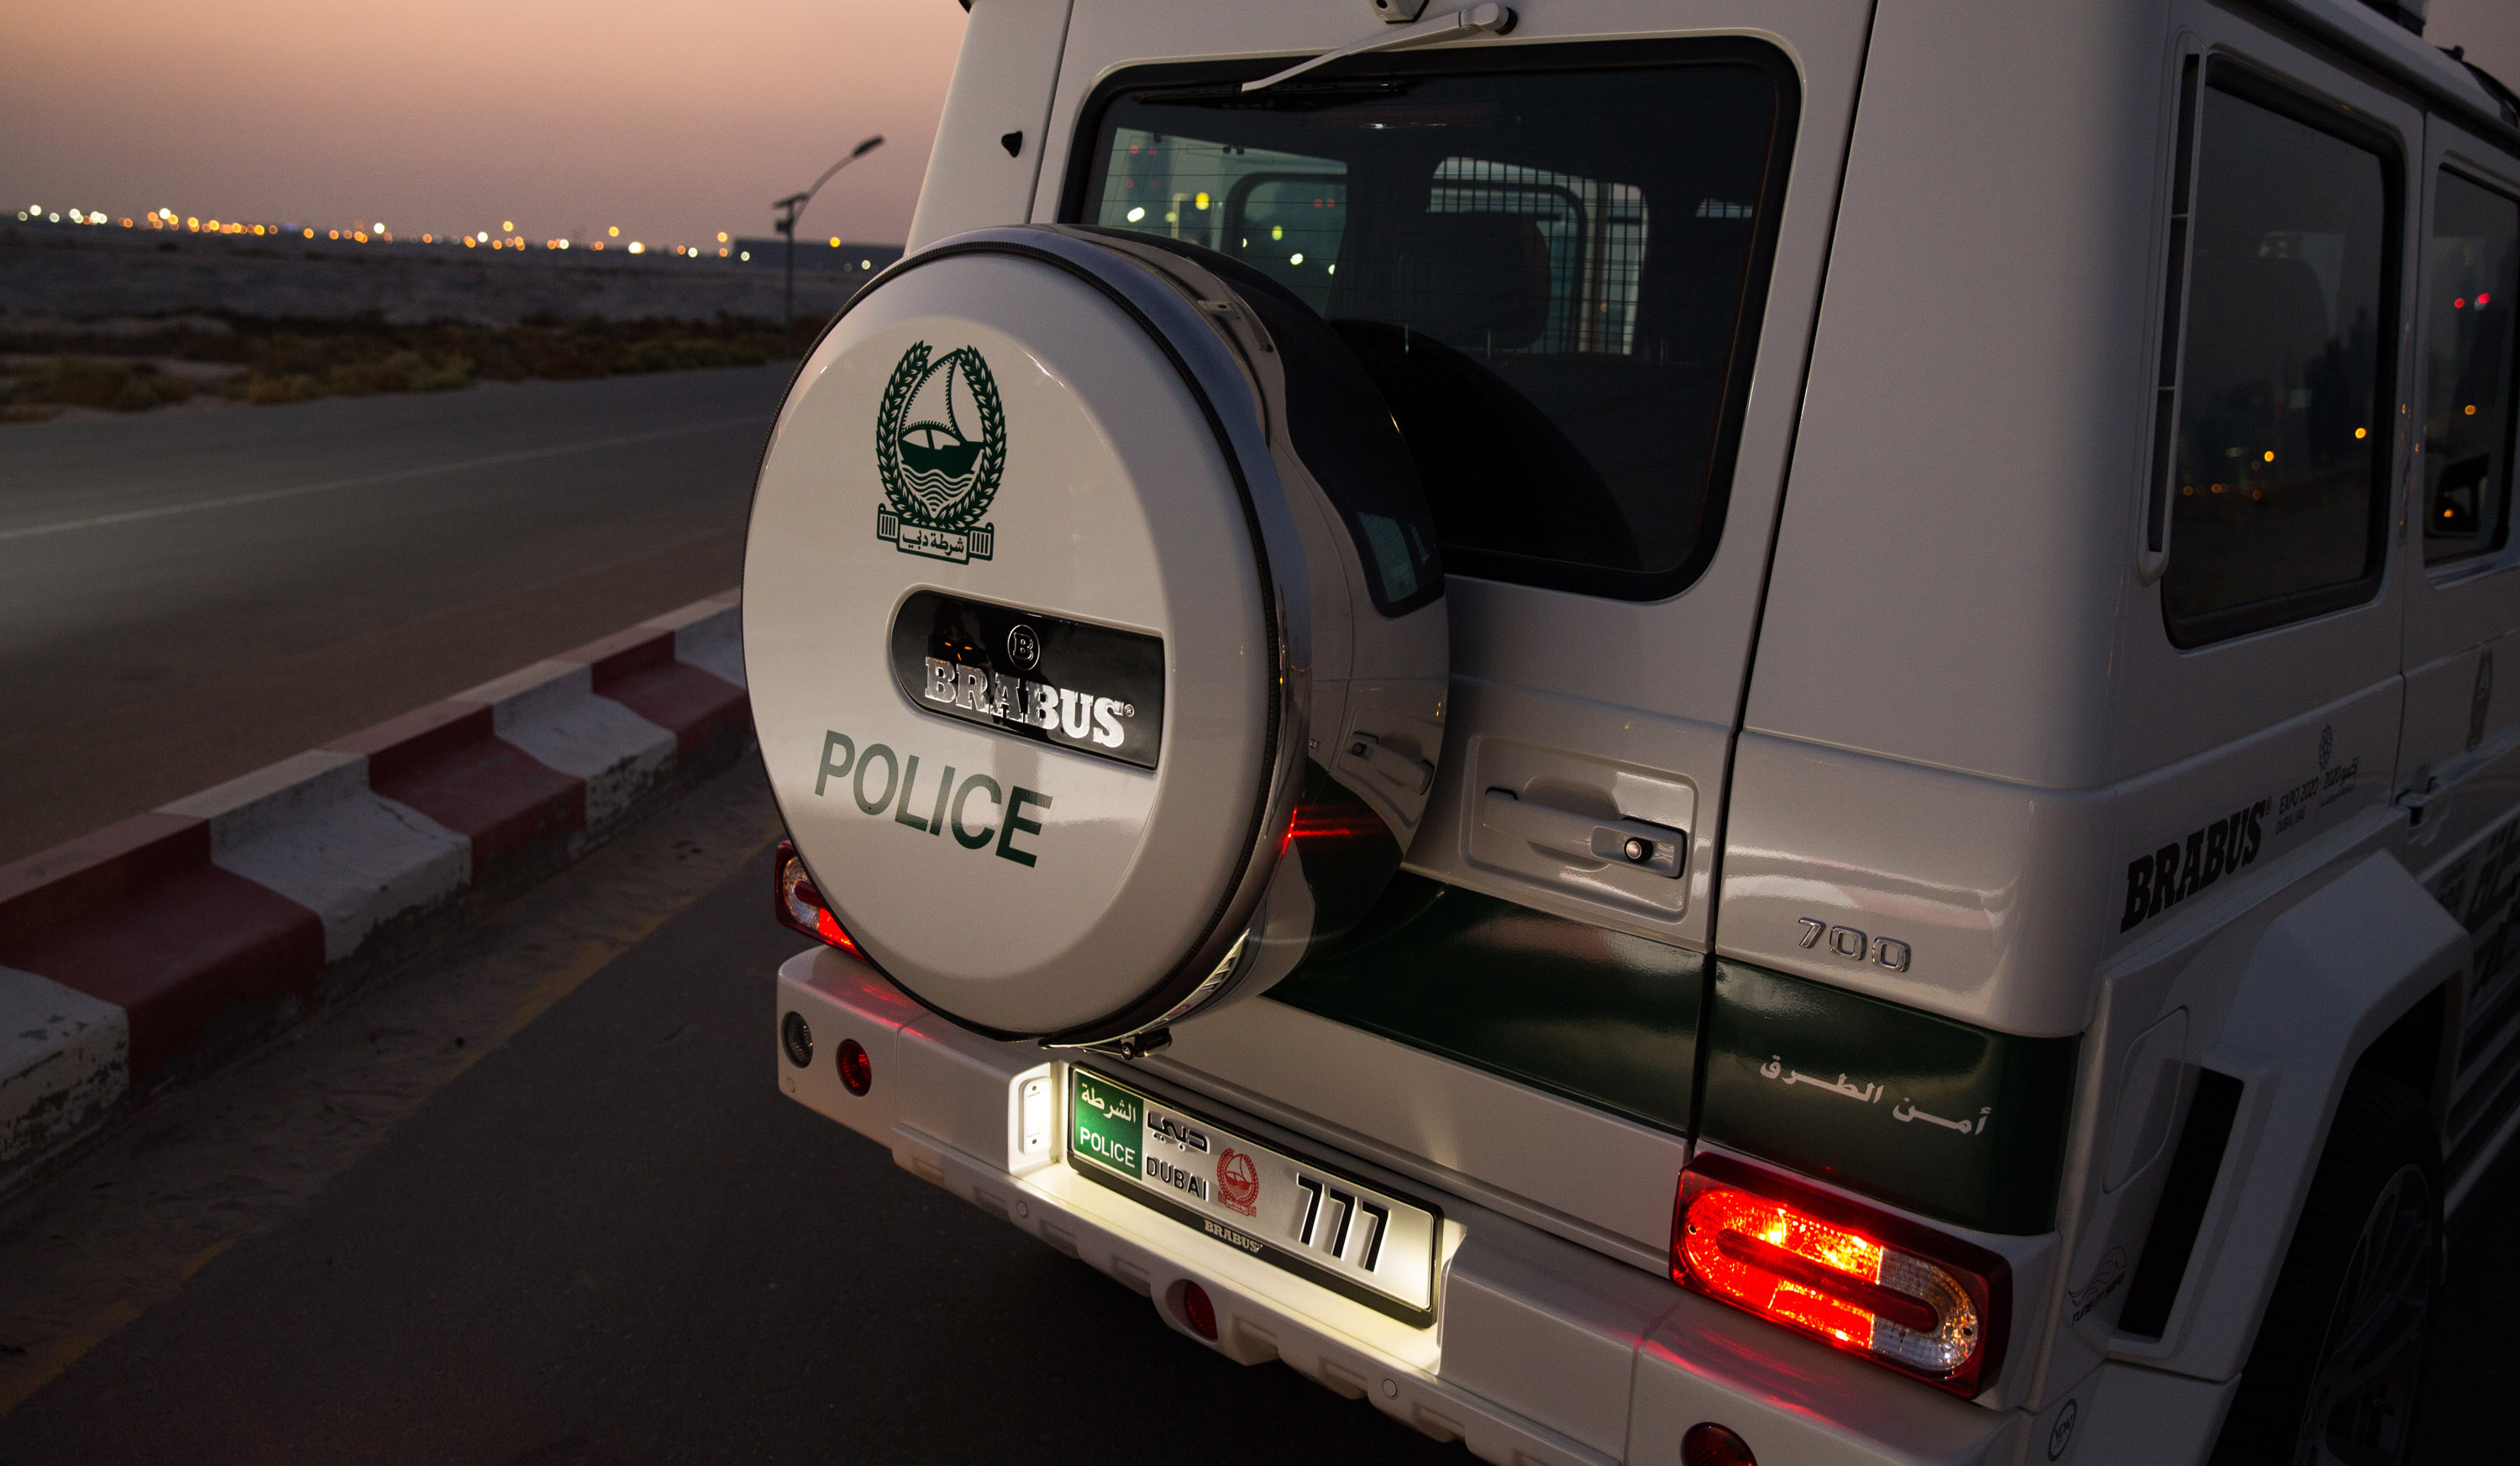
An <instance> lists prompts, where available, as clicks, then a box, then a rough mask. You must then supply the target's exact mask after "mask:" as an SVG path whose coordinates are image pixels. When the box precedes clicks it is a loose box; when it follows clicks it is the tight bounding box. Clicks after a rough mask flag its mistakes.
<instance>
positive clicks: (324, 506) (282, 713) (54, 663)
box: [0, 366, 789, 861]
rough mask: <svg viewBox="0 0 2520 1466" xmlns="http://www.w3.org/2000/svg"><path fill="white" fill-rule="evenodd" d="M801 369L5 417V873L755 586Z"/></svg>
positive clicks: (0, 473)
mask: <svg viewBox="0 0 2520 1466" xmlns="http://www.w3.org/2000/svg"><path fill="white" fill-rule="evenodd" d="M788 370H789V369H788V368H787V367H786V366H771V367H760V368H746V369H739V370H732V371H716V372H681V373H673V374H668V375H660V376H652V377H627V378H615V379H611V380H607V381H599V382H577V383H527V384H521V385H514V386H505V385H502V386H485V387H481V388H476V389H472V390H469V391H460V392H447V393H435V394H427V395H411V396H382V397H366V398H355V399H336V400H328V401H317V402H308V403H301V404H298V405H294V406H288V407H271V408H254V409H245V408H229V409H222V410H210V411H194V410H182V409H178V410H171V411H163V412H158V413H153V414H150V415H147V416H142V417H131V418H115V419H112V420H106V421H98V420H88V421H82V422H56V423H48V424H41V425H34V426H25V427H12V428H7V429H0V688H6V689H7V690H8V691H7V696H5V697H0V768H5V769H7V770H9V774H8V775H7V776H6V777H0V861H6V860H11V859H14V858H16V857H18V856H20V855H24V854H27V853H30V852H31V851H34V850H38V849H42V848H47V847H49V846H52V845H55V844H58V843H59V842H61V841H63V840H67V839H70V838H72V837H74V836H77V835H80V834H84V833H85V832H87V831H89V830H91V829H94V828H96V827H98V826H100V825H104V824H107V823H111V822H112V821H113V820H116V819H120V818H123V817H124V816H127V815H130V814H135V813H138V812H140V811H142V810H145V809H148V808H151V807H153V806H155V805H157V804H160V803H163V802H166V801H168V800H171V799H179V798H181V797H183V796H184V795H187V794H190V793H192V792H194V791H195V790H199V789H202V788H205V787H207V786H208V785H211V784H214V783H217V782H219V781H221V780H223V779H227V778H231V777H234V776H235V775H237V774H241V773H245V772H248V771H249V770H251V769H254V768H258V767H260V766H261V765H263V764H265V763H268V762H271V761H272V760H274V759H277V758H282V757H286V756H289V755H291V754H293V753H296V752H297V751H299V750H301V749H305V748H308V747H311V746H313V745H314V744H317V743H319V742H322V741H323V740H325V739H327V738H331V737H335V736H337V735H338V734H341V733H346V732H349V731H351V730H353V729H356V728H359V727H363V726H366V725H367V724H369V723H372V722H376V721H380V720H382V719H383V718H386V717H391V716H394V715H396V714H398V713H401V712H404V711H407V710H410V709H412V708H415V707H418V706H420V705H421V704H424V703H427V702H429V701H431V700H433V699H436V698H440V697H444V696H446V695H447V694H449V693H452V692H457V691H460V690H462V689H463V688H466V687H469V686H471V685H472V684H474V683H476V682H480V681H484V680H486V679H488V678H490V677H494V676H497V675H500V674H501V673H504V672H507V671H511V670H514V669H515V668H517V667H518V666H521V665H523V664H526V663H529V662H532V661H535V660H536V659H538V658H541V657H545V656H548V655H550V654H551V653H553V652H556V651H561V650H563V649H565V648H567V647H570V646H573V645H576V644H578V643H580V642H584V641H588V640H591V639H593V638H595V637H597V636H601V635H605V634H607V633H609V632H611V631H615V630H618V629H620V628H621V627H622V626H625V625H628V624H630V623H631V622H633V621H636V620H639V619H641V618H645V617H649V616H652V615H655V614H656V613H658V612H661V611H666V610H670V609H672V608H673V607H676V606H679V605H683V604H685V603H688V602H690V601H694V600H697V599H699V598H700V597H702V596H706V595H712V594H715V593H716V592H718V591H721V590H725V589H727V588H729V587H730V586H732V585H734V584H735V583H736V581H737V580H738V579H739V578H740V576H741V573H742V533H743V519H744V512H745V506H746V503H747V501H748V498H749V495H750V492H751V485H752V473H753V468H754V465H755V463H756V462H757V460H758V458H759V454H760V450H761V444H762V441H763V439H764V438H765V437H766V436H767V435H768V431H769V425H770V419H771V416H772V414H773V413H774V412H775V411H776V410H777V407H778V404H779V398H780V395H781V393H782V392H783V390H784V389H785V388H786V385H787V374H788Z"/></svg>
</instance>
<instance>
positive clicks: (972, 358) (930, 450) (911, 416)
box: [875, 342, 1007, 565]
mask: <svg viewBox="0 0 2520 1466" xmlns="http://www.w3.org/2000/svg"><path fill="white" fill-rule="evenodd" d="M875 461H876V470H877V473H878V474H879V475H880V476H881V477H882V479H883V495H884V499H885V501H886V502H885V503H884V504H882V505H881V506H879V507H877V510H876V515H875V532H876V534H877V537H878V538H881V539H887V540H890V541H891V542H892V545H893V548H895V549H897V550H899V551H901V552H902V553H903V554H905V555H928V556H933V557H934V558H936V559H938V560H951V561H953V562H955V563H956V564H958V565H959V564H965V563H967V562H969V561H973V560H986V559H989V558H990V555H991V553H992V552H993V551H994V550H995V549H996V547H997V533H996V530H995V529H994V528H993V527H991V526H988V525H985V524H982V523H980V516H982V515H984V514H986V513H988V512H989V501H990V500H992V499H994V498H996V497H997V494H998V480H999V479H1000V478H1001V477H1003V476H1004V475H1005V473H1006V469H1007V414H1006V409H1005V407H1003V406H1002V405H1001V404H1000V403H999V401H998V384H997V381H996V379H994V378H992V377H991V376H990V375H989V364H988V363H987V362H985V361H982V360H981V359H980V352H979V348H978V347H976V346H961V347H957V348H956V349H954V350H951V351H948V352H946V353H945V354H944V355H942V356H938V357H935V358H934V359H932V360H931V359H930V358H929V356H928V354H927V343H925V342H920V343H918V344H914V345H913V346H912V347H911V348H910V349H909V350H907V351H905V352H903V353H902V355H901V363H900V364H899V365H898V366H895V367H894V368H893V369H892V380H891V381H890V382H889V383H886V384H885V385H884V389H883V406H882V407H881V408H880V409H879V410H878V411H877V413H876V421H875Z"/></svg>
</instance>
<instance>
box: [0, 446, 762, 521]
mask: <svg viewBox="0 0 2520 1466" xmlns="http://www.w3.org/2000/svg"><path fill="white" fill-rule="evenodd" d="M770 421H771V419H770V418H769V417H742V418H721V419H719V420H718V421H716V422H710V423H687V424H685V425H684V426H682V427H680V428H658V429H656V430H654V431H652V432H649V433H625V434H623V435H620V436H618V437H596V438H589V439H587V440H586V441H585V442H582V443H561V444H558V445H556V446H553V447H548V448H524V449H520V450H518V451H517V452H514V453H494V454H492V455H490V456H489V457H487V458H467V459H463V460H460V461H458V462H455V463H437V464H429V465H427V466H426V467H423V468H415V469H396V470H394V471H393V472H391V473H388V474H365V475H361V476H360V477H358V478H356V479H328V480H326V481H324V482H321V483H300V484H297V485H295V486H293V487H291V488H265V489H258V490H256V491H254V492H252V493H249V494H228V495H226V496H224V497H222V498H216V499H196V500H194V501H192V502H191V503H189V504H160V505H158V506H156V507H155V508H151V509H126V510H123V511H122V512H120V513H118V514H99V515H92V516H90V517H89V518H87V519H82V520H57V521H55V522H54V523H52V524H49V525H26V526H23V527H20V528H16V529H0V544H6V543H8V542H9V541H11V540H18V539H34V538H37V537H39V536H42V535H46V534H67V533H69V532H70V531H71V530H73V529H101V528H104V527H107V526H110V525H132V524H138V523H140V522H141V521H143V520H161V519H166V518H169V517H171V516H174V515H179V514H198V513H200V512H202V511H203V510H206V509H235V508H239V507H241V506H243V505H247V504H268V503H271V502H272V501H273V500H276V499H295V498H301V497H303V496H305V495H307V494H321V493H331V492H333V491H334V490H335V489H341V488H365V487H367V486H369V485H370V484H375V483H392V482H396V481H400V480H404V479H426V478H427V477H429V476H430V475H432V474H461V473H464V472H466V471H467V470H471V469H486V468H496V467H498V466H499V465H501V464H503V463H527V462H531V461H532V460H534V459H537V458H558V457H561V456H562V455H563V454H568V453H586V452H592V451H593V450H595V449H597V448H618V447H623V446H625V445H627V444H630V443H644V442H653V441H654V440H655V439H657V438H660V437H675V436H678V435H682V434H686V433H712V432H715V431H717V430H718V429H721V428H747V427H753V426H756V425H759V424H765V423H768V422H770Z"/></svg>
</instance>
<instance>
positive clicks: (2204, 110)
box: [2163, 61, 2399, 646]
mask: <svg viewBox="0 0 2520 1466" xmlns="http://www.w3.org/2000/svg"><path fill="white" fill-rule="evenodd" d="M2195 126H2196V128H2197V130H2198V131H2199V133H2200V134H2201V135H2200V136H2199V137H2198V139H2197V152H2196V161H2195V170H2194V177H2195V198H2194V202H2193V209H2192V213H2193V220H2194V223H2193V229H2194V234H2195V245H2194V252H2193V255H2192V259H2191V262H2190V264H2189V271H2190V273H2189V279H2190V282H2191V283H2190V286H2189V290H2188V295H2187V317H2186V344H2185V350H2184V354H2183V360H2182V365H2181V369H2180V373H2179V383H2178V404H2179V407H2178V410H2179V416H2178V435H2177V439H2176V445H2175V450H2174V451H2175V458H2174V460H2173V461H2172V464H2171V472H2172V477H2171V480H2170V481H2171V482H2172V483H2174V484H2176V485H2177V487H2176V489H2175V493H2174V496H2173V497H2172V499H2171V501H2170V517H2171V542H2170V566H2169V571H2168V573H2167V575H2166V576H2165V578H2164V580H2163V604H2164V606H2165V609H2166V610H2167V612H2168V615H2169V619H2170V629H2171V634H2172V638H2173V640H2174V641H2176V642H2177V643H2178V644H2180V645H2182V646H2197V645H2201V644H2203V643H2206V642H2211V641H2218V640H2221V639H2223V638H2225V637H2228V636H2236V635H2239V634H2241V633H2243V632H2247V631H2254V630H2259V629H2262V628H2264V627H2267V626H2272V625H2276V624H2280V623H2282V622H2285V621H2289V620H2294V619H2297V618H2303V617H2308V616H2314V615H2318V614H2319V613H2322V612H2326V611H2332V610H2336V609H2339V608H2341V607H2344V606H2350V605H2354V604H2356V603H2358V602H2361V601H2363V600H2367V599H2369V597H2370V596H2371V595H2372V594H2373V593H2374V592H2375V591H2376V590H2377V589H2378V586H2379V582H2380V556H2381V550H2382V549H2383V547H2384V546H2385V545H2386V543H2387V509H2388V475H2387V469H2388V463H2389V447H2390V441H2391V438H2392V431H2391V430H2392V426H2393V424H2394V421H2395V419H2394V417H2393V415H2392V413H2391V411H2390V409H2389V402H2390V397H2389V390H2390V383H2389V376H2390V373H2389V364H2388V353H2389V350H2390V348H2391V344H2392V343H2393V342H2394V340H2395V337H2396V329H2397V328H2396V323H2395V320H2394V315H2395V312H2394V310H2393V308H2392V303H2391V302H2392V301H2393V300H2394V299H2395V298H2396V291H2397V285H2396V279H2397V269H2398V261H2397V257H2396V255H2397V248H2396V242H2397V238H2398V235H2397V229H2396V220H2397V218H2398V216H2399V215H2398V207H2399V206H2398V194H2399V186H2398V166H2397V161H2396V158H2395V155H2394V153H2392V152H2390V151H2387V144H2386V143H2385V142H2384V141H2383V140H2382V139H2381V138H2379V137H2377V136H2376V135H2367V134H2364V133H2363V132H2362V131H2361V130H2360V129H2359V128H2356V127H2353V126H2351V125H2349V124H2347V123H2345V122H2344V121H2342V120H2341V119H2339V118H2337V117H2336V116H2334V115H2332V114H2330V113H2328V112H2325V111H2322V110H2320V109H2318V108H2317V107H2316V106H2315V105H2313V104H2311V103H2309V102H2307V101H2304V100H2300V99H2297V98H2295V97H2294V96H2293V95H2292V94H2291V93H2289V92H2286V91H2284V90H2282V89H2280V88H2278V87H2277V86H2275V85H2274V84H2273V83H2272V82H2270V81H2267V80H2265V79H2263V78H2261V77H2260V76H2258V75H2257V73H2255V72H2251V71H2246V70H2243V69H2238V68H2235V67H2231V66H2229V65H2228V64H2226V63H2222V62H2219V61H2218V62H2217V63H2216V64H2215V67H2214V69H2213V71H2212V73H2211V76H2210V79H2209V84H2208V85H2207V86H2206V87H2205V89H2204V93H2203V99H2202V107H2201V111H2200V113H2199V115H2197V117H2196V119H2195Z"/></svg>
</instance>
